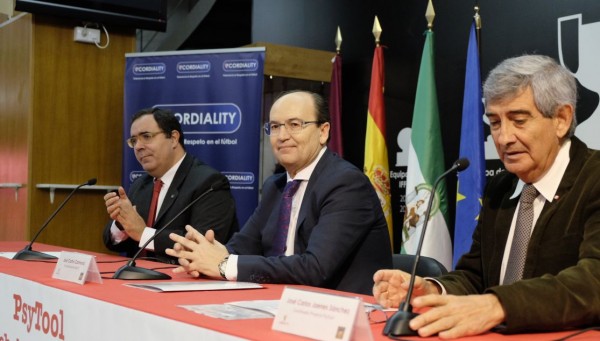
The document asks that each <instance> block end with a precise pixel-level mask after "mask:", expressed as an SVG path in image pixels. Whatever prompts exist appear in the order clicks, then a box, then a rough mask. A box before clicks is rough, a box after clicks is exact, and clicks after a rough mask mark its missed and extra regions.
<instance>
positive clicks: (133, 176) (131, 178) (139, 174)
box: [129, 171, 146, 182]
mask: <svg viewBox="0 0 600 341" xmlns="http://www.w3.org/2000/svg"><path fill="white" fill-rule="evenodd" d="M144 174H146V171H133V172H130V173H129V181H131V182H134V181H135V180H136V179H137V178H139V177H142V176H143V175H144Z"/></svg>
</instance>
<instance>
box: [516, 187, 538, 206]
mask: <svg viewBox="0 0 600 341" xmlns="http://www.w3.org/2000/svg"><path fill="white" fill-rule="evenodd" d="M537 196H538V191H537V189H535V187H533V185H525V186H523V191H521V199H520V200H521V202H524V203H529V204H530V203H532V202H533V200H535V198H536V197H537Z"/></svg>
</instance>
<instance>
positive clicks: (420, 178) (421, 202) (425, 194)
mask: <svg viewBox="0 0 600 341" xmlns="http://www.w3.org/2000/svg"><path fill="white" fill-rule="evenodd" d="M425 36H426V38H425V47H424V48H423V56H422V57H421V68H420V70H419V80H418V83H417V94H416V98H415V108H414V111H413V121H412V132H411V137H410V149H409V152H408V167H407V178H406V213H405V216H404V221H403V225H402V241H403V242H402V252H403V253H408V254H415V253H416V251H417V247H418V243H419V238H420V236H421V232H422V227H423V216H424V213H425V209H426V206H427V202H428V200H429V196H430V195H431V188H432V185H433V183H434V181H435V180H436V178H437V177H438V176H440V175H441V174H442V173H443V172H444V152H443V150H442V136H441V132H440V119H439V113H438V103H437V92H436V86H435V68H434V56H433V53H434V46H433V42H434V39H433V38H434V36H433V31H431V30H428V31H426V32H425ZM447 222H448V203H447V196H446V183H445V181H444V180H442V181H441V182H440V184H439V185H438V187H437V193H436V194H435V197H434V201H433V205H432V207H431V217H430V220H429V223H428V225H427V233H426V235H425V239H424V242H423V247H422V253H421V254H422V255H423V256H427V257H432V258H435V259H437V260H438V261H439V262H440V263H442V264H443V265H444V266H445V267H446V268H447V269H450V267H451V265H452V245H451V242H450V233H449V232H448V224H447Z"/></svg>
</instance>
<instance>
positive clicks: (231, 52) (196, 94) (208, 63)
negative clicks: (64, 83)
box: [123, 47, 265, 226]
mask: <svg viewBox="0 0 600 341" xmlns="http://www.w3.org/2000/svg"><path fill="white" fill-rule="evenodd" d="M264 51H265V50H264V48H262V47H261V48H240V49H223V50H196V51H176V52H162V53H161V52H157V53H130V54H127V55H126V72H125V101H124V102H125V108H124V110H125V111H124V121H123V124H124V127H125V129H124V131H123V141H124V142H123V182H124V184H123V185H124V187H125V188H126V189H127V188H129V185H130V184H131V183H132V182H133V180H135V179H136V178H138V177H139V176H141V175H142V174H144V170H143V169H142V167H141V166H140V164H139V163H138V161H137V160H136V159H135V155H134V153H133V151H132V150H131V148H129V147H128V146H127V144H126V143H125V140H126V139H127V138H129V135H130V132H129V127H130V125H131V117H132V116H133V115H134V114H135V113H136V112H137V111H139V110H140V109H144V108H151V107H161V108H165V109H170V110H171V111H172V112H173V113H175V115H176V116H177V118H178V119H179V122H180V123H181V127H182V129H183V133H184V137H185V139H184V143H185V148H186V151H187V152H188V153H191V154H192V155H194V156H196V157H197V158H198V159H200V160H202V161H204V162H205V163H207V164H209V165H210V166H212V167H214V168H216V169H218V170H219V171H221V172H222V173H223V174H224V175H225V176H227V177H228V178H229V181H230V183H231V192H232V194H233V197H234V198H235V200H236V205H237V215H238V219H239V222H240V226H243V224H244V223H245V222H246V220H247V219H248V217H249V216H250V215H251V214H252V212H253V211H254V209H255V208H256V206H257V204H258V180H259V176H258V174H259V173H258V172H259V157H260V134H261V133H262V129H261V126H262V124H261V108H262V94H263V89H262V87H263V67H264V60H265V52H264Z"/></svg>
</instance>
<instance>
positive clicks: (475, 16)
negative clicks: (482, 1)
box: [473, 5, 481, 30]
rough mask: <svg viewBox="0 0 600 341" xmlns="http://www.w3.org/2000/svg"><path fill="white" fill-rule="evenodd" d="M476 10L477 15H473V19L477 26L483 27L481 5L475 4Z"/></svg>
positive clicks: (478, 27)
mask: <svg viewBox="0 0 600 341" xmlns="http://www.w3.org/2000/svg"><path fill="white" fill-rule="evenodd" d="M473 9H474V10H475V15H473V19H475V28H476V29H478V30H480V29H481V16H480V15H479V5H475V7H474V8H473Z"/></svg>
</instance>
